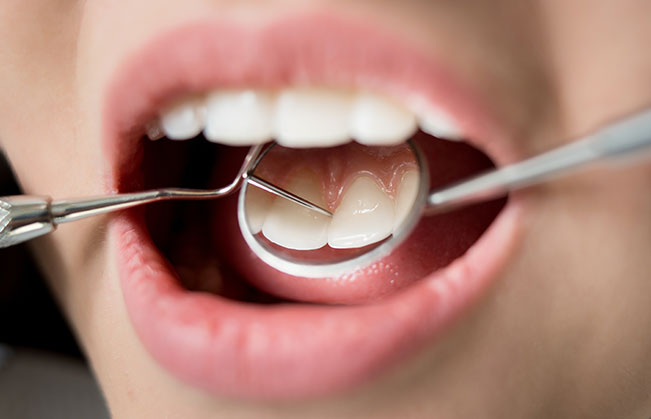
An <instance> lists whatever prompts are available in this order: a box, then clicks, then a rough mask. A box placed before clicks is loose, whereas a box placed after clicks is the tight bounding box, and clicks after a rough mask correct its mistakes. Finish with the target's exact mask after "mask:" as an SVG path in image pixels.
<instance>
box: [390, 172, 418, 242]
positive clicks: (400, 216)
mask: <svg viewBox="0 0 651 419" xmlns="http://www.w3.org/2000/svg"><path fill="white" fill-rule="evenodd" d="M419 183H420V175H419V174H418V171H416V170H409V171H408V172H405V174H404V175H403V176H402V180H401V181H400V185H398V193H397V194H396V201H395V202H396V216H395V224H394V228H393V231H397V230H398V229H399V228H400V227H401V226H402V223H404V222H405V219H406V218H407V216H408V215H409V212H410V211H411V209H412V208H413V206H414V202H415V201H416V196H417V195H418V185H419Z"/></svg>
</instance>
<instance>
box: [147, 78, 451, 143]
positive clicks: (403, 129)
mask: <svg viewBox="0 0 651 419" xmlns="http://www.w3.org/2000/svg"><path fill="white" fill-rule="evenodd" d="M419 123H420V127H421V129H422V130H423V131H425V132H427V133H429V134H432V135H434V136H437V137H439V138H446V139H460V138H461V137H462V135H461V134H462V132H461V130H460V129H459V128H458V127H457V126H456V124H455V123H454V122H453V121H452V120H451V119H450V118H449V117H447V116H446V115H445V114H444V113H443V112H441V111H438V110H425V111H422V110H421V111H419V112H418V114H416V113H415V112H413V111H411V110H409V109H408V108H407V107H406V106H404V105H401V104H399V103H396V102H395V101H393V100H391V99H390V98H388V97H385V96H382V95H379V94H376V93H370V92H354V91H346V90H341V89H324V88H321V89H319V88H287V89H281V90H279V91H275V92H271V91H266V90H252V89H244V90H221V91H215V92H212V93H210V94H208V95H206V97H205V98H202V97H191V98H187V99H185V100H183V101H178V102H175V103H174V104H172V105H170V106H168V107H167V108H165V109H164V110H163V111H162V112H161V114H160V121H159V125H160V128H161V130H162V132H163V133H164V134H165V135H166V136H167V137H168V138H170V139H174V140H185V139H190V138H193V137H195V136H197V135H198V134H200V133H201V132H202V131H203V133H204V135H205V137H206V138H207V139H208V140H210V141H213V142H219V143H222V144H227V145H234V146H241V145H253V144H261V143H265V142H267V141H270V140H271V139H275V140H276V141H277V142H278V143H280V144H282V145H286V146H289V147H294V148H300V147H306V148H310V147H331V146H336V145H340V144H345V143H347V142H349V141H350V139H351V138H352V139H355V140H357V141H358V142H360V143H362V144H367V145H393V144H399V143H402V142H404V141H405V140H407V139H409V138H410V137H411V136H412V135H413V134H414V133H415V132H416V130H417V129H418V126H419ZM151 125H152V126H153V127H155V126H156V124H151ZM147 133H148V135H149V136H150V138H154V137H155V136H156V135H152V134H155V130H152V129H149V128H148V130H147Z"/></svg>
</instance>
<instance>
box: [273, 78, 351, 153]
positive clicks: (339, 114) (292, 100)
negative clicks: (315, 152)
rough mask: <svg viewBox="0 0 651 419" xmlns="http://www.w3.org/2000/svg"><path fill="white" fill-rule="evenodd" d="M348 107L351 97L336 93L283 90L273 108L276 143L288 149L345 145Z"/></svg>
mask: <svg viewBox="0 0 651 419" xmlns="http://www.w3.org/2000/svg"><path fill="white" fill-rule="evenodd" d="M351 103H352V95H351V94H349V93H345V92H339V91H335V90H329V89H308V88H304V89H287V90H284V91H282V92H281V93H280V95H279V97H278V103H277V108H276V132H275V134H276V140H277V141H278V142H279V143H280V144H282V145H284V146H288V147H331V146H334V145H338V144H345V143H347V142H348V141H349V140H350V134H349V116H350V107H351Z"/></svg>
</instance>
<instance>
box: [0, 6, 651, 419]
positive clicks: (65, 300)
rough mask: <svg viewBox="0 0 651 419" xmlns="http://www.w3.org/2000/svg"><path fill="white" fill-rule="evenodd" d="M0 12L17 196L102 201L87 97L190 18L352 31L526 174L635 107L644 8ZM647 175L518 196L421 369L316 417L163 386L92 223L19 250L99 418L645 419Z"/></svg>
mask: <svg viewBox="0 0 651 419" xmlns="http://www.w3.org/2000/svg"><path fill="white" fill-rule="evenodd" d="M352 3H353V2H349V1H343V0H310V1H298V0H278V1H271V0H269V1H240V2H234V1H226V0H219V1H208V0H185V1H182V2H179V1H174V0H166V1H138V2H129V1H112V2H108V1H93V2H77V1H72V0H56V1H54V0H47V1H46V0H36V1H29V2H25V1H20V0H8V1H4V2H2V5H0V63H2V65H0V91H1V92H3V93H2V95H0V147H1V148H2V149H3V150H4V152H5V153H6V154H7V155H8V157H9V160H10V161H11V163H12V165H13V168H14V170H15V172H16V175H17V177H18V179H19V181H20V183H21V185H22V187H23V188H24V191H25V193H29V194H45V195H51V196H54V197H70V196H92V195H98V194H102V193H103V192H104V189H103V188H104V179H103V178H102V176H101V174H100V169H101V168H102V167H103V157H102V154H101V147H100V144H99V138H100V135H99V133H100V116H99V114H100V105H101V99H102V94H103V92H104V89H105V88H106V85H107V83H108V82H109V79H110V77H111V75H112V74H113V72H114V71H115V68H116V66H117V65H118V63H119V62H120V61H121V60H123V59H124V57H125V56H126V55H127V54H128V53H130V52H132V51H133V50H134V48H137V47H138V46H139V45H142V44H143V43H145V42H146V41H147V40H149V39H151V38H152V37H153V36H155V35H156V34H157V33H159V32H160V31H162V30H164V29H168V28H170V27H175V26H177V25H181V24H183V23H187V22H191V21H194V20H197V19H203V20H205V19H206V17H211V16H215V17H217V16H219V17H224V16H227V17H232V18H233V19H238V20H244V21H249V20H250V21H251V22H252V23H253V22H256V21H258V20H261V19H262V20H264V19H272V18H274V17H277V16H282V15H283V14H286V13H288V12H290V11H292V12H295V11H297V10H304V11H306V12H312V11H315V12H316V11H319V12H326V13H329V12H336V13H339V14H342V15H344V16H353V17H357V16H361V17H363V18H364V19H369V20H372V21H375V22H378V23H379V24H382V25H384V26H385V27H387V28H390V29H391V30H392V31H394V32H396V33H398V34H400V35H402V36H404V37H405V38H406V39H408V40H410V41H411V42H413V43H414V44H416V45H418V46H419V47H420V48H421V49H422V50H423V51H425V52H426V53H427V54H431V56H433V57H437V59H439V60H441V61H443V62H445V63H446V65H448V67H449V68H451V69H452V70H453V72H455V73H456V74H459V75H460V77H461V79H462V80H464V81H465V82H466V83H468V84H469V85H470V86H471V88H472V89H475V90H476V91H478V92H480V93H481V94H482V95H484V96H488V97H490V98H492V100H491V106H492V107H494V109H493V111H494V113H495V114H497V115H498V116H499V119H500V121H501V123H502V124H503V125H504V131H505V132H507V133H508V135H509V136H510V137H511V138H510V140H512V141H515V142H517V144H518V148H519V152H520V153H521V154H522V155H523V156H525V155H533V154H535V153H537V152H540V151H542V150H546V149H549V148H551V147H553V146H556V145H559V144H560V143H561V142H563V141H564V140H565V139H570V138H576V137H577V136H579V135H581V134H584V133H587V132H588V131H590V130H592V129H594V128H596V127H597V126H599V125H600V124H602V123H604V122H606V121H608V120H610V119H612V118H614V117H617V116H621V115H625V114H627V113H631V112H634V111H636V110H639V109H642V108H644V107H645V106H649V105H651V50H649V48H648V44H649V41H651V26H650V25H649V24H648V17H649V16H651V3H649V2H647V1H644V0H622V1H609V0H597V1H594V0H593V1H587V0H579V1H573V2H566V1H561V0H551V1H547V0H545V1H543V0H540V1H536V0H531V1H528V2H512V1H507V0H503V1H492V2H485V1H473V0H466V1H462V2H445V1H432V0H420V1H419V0H407V1H402V2H395V1H388V0H387V1H375V0H374V1H370V0H365V1H357V2H354V4H352ZM649 190H651V167H649V165H646V166H638V167H636V168H625V169H622V170H619V171H616V172H613V171H607V170H603V169H596V170H591V171H589V172H587V173H582V174H578V175H574V176H572V177H569V178H567V179H563V180H559V181H556V182H554V183H550V184H547V185H545V186H541V187H537V188H534V189H532V190H530V191H527V192H526V193H524V194H523V196H522V202H523V204H524V206H525V209H526V211H525V215H524V219H523V226H522V231H521V237H520V244H519V246H517V250H516V251H515V252H514V253H513V254H512V255H511V257H510V260H509V263H508V264H507V267H506V269H504V271H503V272H502V273H501V277H500V278H499V279H498V280H497V282H496V283H495V285H494V286H493V287H492V288H491V289H490V290H489V292H488V293H487V294H486V295H484V296H483V298H482V299H481V301H480V302H479V303H478V304H477V305H475V307H473V308H472V310H471V311H470V312H469V313H467V314H466V315H465V316H463V318H462V319H460V320H459V321H458V322H456V323H455V325H454V327H452V328H451V329H450V330H449V331H447V333H446V334H445V335H444V336H443V337H441V338H440V339H438V340H437V341H436V342H433V343H432V345H430V346H429V347H428V348H427V349H426V350H425V351H422V352H420V353H419V354H418V355H417V356H415V357H413V358H411V359H410V360H408V361H406V362H404V363H402V364H400V365H399V366H398V367H397V368H396V369H394V370H392V371H391V372H390V373H388V374H385V375H383V376H382V377H380V378H379V379H377V380H376V381H374V382H373V383H371V384H369V385H366V386H363V387H362V388H358V389H355V390H354V391H350V392H348V393H346V394H343V395H339V396H337V397H333V398H326V399H322V400H319V401H313V402H300V403H292V404H282V405H278V404H263V403H251V402H245V401H230V400H221V399H218V398H215V397H213V396H210V395H207V394H205V393H203V392H201V391H199V390H196V389H193V388H191V387H189V386H187V385H185V384H183V383H181V382H180V381H178V380H177V379H175V378H174V377H172V376H171V375H169V374H168V373H167V372H166V371H164V370H163V369H161V368H160V367H159V366H158V364H156V363H155V362H154V361H153V360H152V359H151V358H150V356H149V355H148V353H147V352H145V350H144V349H143V347H142V346H141V344H140V343H139V340H138V339H137V337H136V336H135V334H134V332H133V331H132V329H131V326H130V323H129V320H128V318H127V314H126V312H125V309H124V306H123V304H124V303H123V299H122V295H121V290H120V286H119V281H118V279H117V272H116V268H115V266H114V263H113V262H112V260H113V259H112V255H111V254H110V251H109V248H108V245H107V240H106V225H107V223H108V218H99V219H93V220H89V221H84V222H80V223H75V224H74V225H69V226H63V227H61V228H60V230H59V231H58V232H57V233H56V234H54V235H52V236H50V237H47V238H44V239H42V240H38V241H36V242H35V243H34V250H35V252H36V254H37V256H38V258H39V261H40V263H41V265H42V268H43V271H44V273H45V274H46V276H47V278H48V280H49V282H50V285H51V286H52V288H53V289H54V291H55V293H56V296H57V298H58V300H59V301H60V303H61V305H62V307H63V308H64V310H65V312H66V314H67V316H68V318H69V319H70V322H71V324H72V326H73V327H74V329H75V330H76V332H77V334H78V337H79V339H80V341H81V344H82V345H83V347H84V348H85V351H86V353H87V354H88V357H89V359H90V362H91V364H92V367H93V369H94V371H95V373H96V375H97V377H98V380H99V382H100V384H101V386H102V388H103V390H104V394H105V396H106V399H107V402H108V404H109V406H110V409H111V411H112V413H113V415H114V416H115V417H163V416H165V417H218V416H219V415H223V416H224V417H257V418H258V417H286V418H288V417H399V416H400V417H442V418H453V417H489V418H493V417H494V418H504V417H530V418H538V417H540V418H548V417H595V418H597V417H603V418H612V417H619V418H627V417H630V418H637V417H646V416H649V415H651V396H650V394H651V357H650V356H649V354H651V328H649V327H648V325H649V319H651V301H650V299H649V296H650V295H651V281H649V273H650V272H651V260H650V259H649V257H648V255H649V250H650V249H651V217H649V214H651V194H649Z"/></svg>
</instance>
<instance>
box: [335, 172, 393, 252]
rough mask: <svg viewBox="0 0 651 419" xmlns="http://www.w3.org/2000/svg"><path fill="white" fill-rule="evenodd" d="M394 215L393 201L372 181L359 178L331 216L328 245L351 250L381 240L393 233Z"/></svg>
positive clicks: (364, 177) (366, 178)
mask: <svg viewBox="0 0 651 419" xmlns="http://www.w3.org/2000/svg"><path fill="white" fill-rule="evenodd" d="M394 214H395V212H394V205H393V201H392V200H391V198H389V196H387V194H385V193H384V192H383V191H382V189H380V187H379V186H378V184H377V183H376V182H375V180H373V179H371V178H369V177H367V176H360V177H358V178H357V179H355V181H354V182H353V183H352V185H350V187H349V188H348V190H347V191H346V192H345V193H344V196H343V198H342V200H341V203H340V204H339V207H337V209H336V211H335V213H334V215H333V216H332V222H331V223H330V230H329V231H328V244H329V245H330V247H332V248H335V249H350V248H354V247H363V246H366V245H369V244H372V243H376V242H379V241H380V240H384V239H385V238H387V237H389V236H390V235H391V233H392V232H393V220H394Z"/></svg>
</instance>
